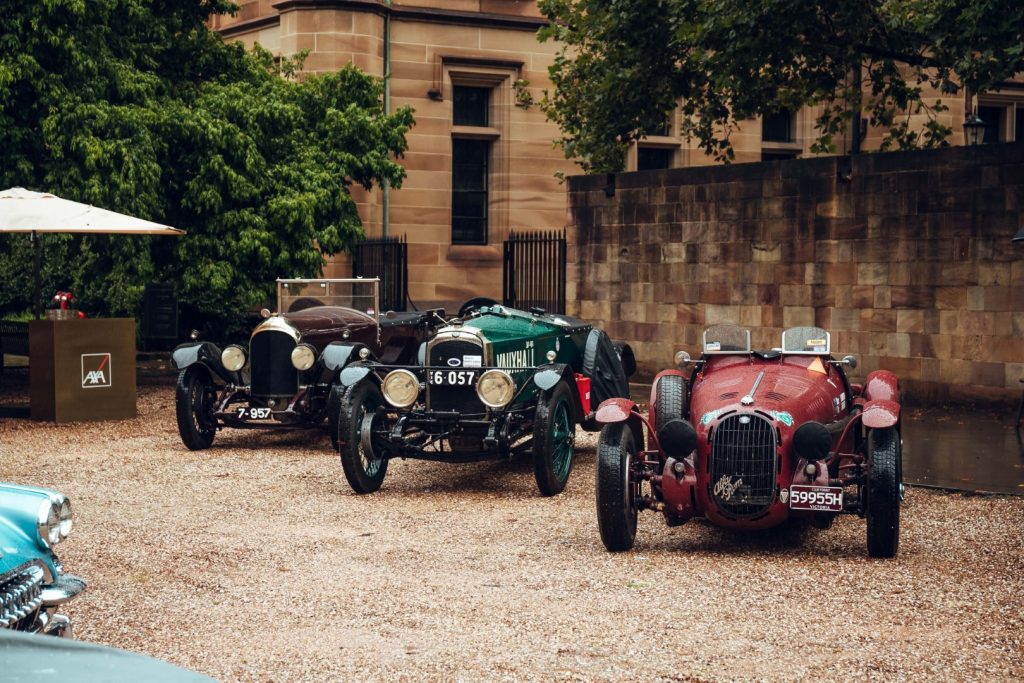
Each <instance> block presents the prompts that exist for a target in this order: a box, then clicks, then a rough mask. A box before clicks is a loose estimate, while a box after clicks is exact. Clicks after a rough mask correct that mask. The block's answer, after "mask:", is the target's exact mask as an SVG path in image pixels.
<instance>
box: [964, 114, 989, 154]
mask: <svg viewBox="0 0 1024 683" xmlns="http://www.w3.org/2000/svg"><path fill="white" fill-rule="evenodd" d="M984 139H985V122H984V121H982V120H981V119H980V118H979V117H978V115H977V114H969V115H968V116H967V118H966V119H965V120H964V141H965V142H966V143H967V144H968V145H969V146H971V147H973V146H974V145H980V144H981V142H982V140H984Z"/></svg>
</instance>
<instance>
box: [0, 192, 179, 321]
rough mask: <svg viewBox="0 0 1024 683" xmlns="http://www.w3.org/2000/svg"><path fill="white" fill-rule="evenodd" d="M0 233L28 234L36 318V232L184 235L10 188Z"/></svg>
mask: <svg viewBox="0 0 1024 683" xmlns="http://www.w3.org/2000/svg"><path fill="white" fill-rule="evenodd" d="M0 232H29V233H32V242H33V243H34V245H35V259H34V260H35V312H36V318H38V317H39V240H38V239H36V233H37V232H64V233H84V232H87V233H114V234H122V235H184V234H185V231H184V230H179V229H177V228H172V227H171V226H169V225H161V224H160V223H154V222H152V221H147V220H143V219H141V218H136V217H134V216H128V215H125V214H123V213H117V212H116V211H108V210H107V209H101V208H99V207H96V206H90V205H89V204H82V203H80V202H73V201H71V200H70V199H61V198H60V197H58V196H56V195H52V194H50V193H48V192H32V191H30V190H26V189H24V188H22V187H12V188H11V189H9V190H4V191H2V192H0Z"/></svg>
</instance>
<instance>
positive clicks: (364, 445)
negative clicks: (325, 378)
mask: <svg viewBox="0 0 1024 683" xmlns="http://www.w3.org/2000/svg"><path fill="white" fill-rule="evenodd" d="M383 403H384V398H383V396H381V393H380V389H378V388H377V385H375V384H373V383H372V382H360V383H359V384H357V385H355V386H353V387H350V388H349V389H348V390H347V391H345V393H344V395H343V396H342V397H341V400H340V401H339V408H338V422H337V425H338V431H337V438H338V451H339V453H340V454H341V469H342V470H343V471H344V472H345V479H347V480H348V483H349V486H351V487H352V490H353V491H355V492H356V493H373V492H374V491H376V490H377V489H379V488H380V485H381V484H382V483H384V475H385V474H387V471H388V461H387V458H383V457H380V456H379V455H378V454H377V453H376V452H375V449H374V446H373V422H374V418H375V415H376V410H377V408H378V407H379V406H381V405H383Z"/></svg>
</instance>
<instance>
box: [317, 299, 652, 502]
mask: <svg viewBox="0 0 1024 683" xmlns="http://www.w3.org/2000/svg"><path fill="white" fill-rule="evenodd" d="M350 355H352V357H356V355H358V357H359V359H360V360H359V361H357V362H355V363H352V364H350V365H349V366H347V367H346V368H345V369H344V370H343V371H342V372H341V375H340V378H339V386H338V387H337V388H336V389H335V391H336V393H337V395H336V396H335V399H336V405H337V406H338V411H337V414H336V416H335V419H334V423H333V430H334V436H335V438H336V440H337V444H338V450H339V452H340V455H341V465H342V470H343V471H344V473H345V478H346V479H347V480H348V483H349V485H350V486H351V487H352V488H353V490H355V491H356V492H357V493H370V492H373V491H376V490H377V489H379V488H380V486H381V483H382V482H383V481H384V475H385V473H386V472H387V467H388V461H389V460H391V459H392V458H417V459H423V460H437V461H443V462H467V461H476V460H483V459H508V458H512V457H515V456H517V455H519V454H524V455H525V454H531V455H532V459H533V465H534V474H535V477H536V481H537V487H538V488H539V489H540V492H541V493H542V494H543V495H546V496H550V495H555V494H557V493H560V492H561V491H562V490H563V489H564V488H565V485H566V482H567V481H568V478H569V473H570V471H571V470H572V463H573V456H574V453H575V442H574V440H575V434H576V425H577V424H582V426H583V427H584V429H588V430H592V431H593V430H596V428H597V425H596V423H595V422H594V412H593V408H596V406H597V405H598V404H599V403H600V402H601V401H603V400H605V399H608V398H615V397H619V398H622V397H627V396H628V395H629V381H628V379H629V377H630V376H632V374H633V372H634V371H635V370H636V362H635V359H634V357H633V352H632V350H631V349H630V348H629V346H628V345H626V344H615V343H613V342H612V341H611V340H610V339H609V338H608V335H607V334H605V332H604V331H602V330H600V329H596V328H594V327H593V326H592V325H590V324H589V323H586V322H584V321H582V320H579V319H577V318H572V317H569V316H565V315H557V314H550V313H547V312H546V311H544V310H542V309H539V308H534V309H531V310H529V311H521V310H517V309H514V308H509V307H506V306H502V305H499V304H497V303H496V302H493V301H490V300H487V299H476V300H471V301H469V302H467V303H466V304H465V305H463V307H462V308H461V309H460V311H459V314H458V316H457V317H455V318H453V319H451V320H448V321H447V324H446V325H444V326H442V327H440V328H439V329H437V330H435V331H434V332H433V334H432V335H431V336H430V337H429V338H428V339H427V341H425V342H424V343H422V344H421V345H420V347H419V351H418V363H417V364H416V365H395V364H388V363H385V362H381V361H380V360H378V359H376V358H375V357H374V355H373V351H372V350H371V349H370V348H368V347H365V346H362V347H358V348H356V347H353V349H352V350H351V351H350Z"/></svg>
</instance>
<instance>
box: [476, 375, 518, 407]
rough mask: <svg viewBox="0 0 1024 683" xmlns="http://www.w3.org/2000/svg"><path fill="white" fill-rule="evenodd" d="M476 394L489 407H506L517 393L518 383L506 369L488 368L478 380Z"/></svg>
mask: <svg viewBox="0 0 1024 683" xmlns="http://www.w3.org/2000/svg"><path fill="white" fill-rule="evenodd" d="M476 394H477V396H479V397H480V400H481V401H483V403H484V405H486V406H487V407H488V408H504V407H505V406H507V405H508V404H509V402H510V401H511V400H512V397H513V396H515V395H516V383H515V382H514V381H513V380H512V376H511V375H509V374H508V373H507V372H505V371H504V370H488V371H487V372H485V373H484V374H482V375H480V379H478V380H477V382H476Z"/></svg>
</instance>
